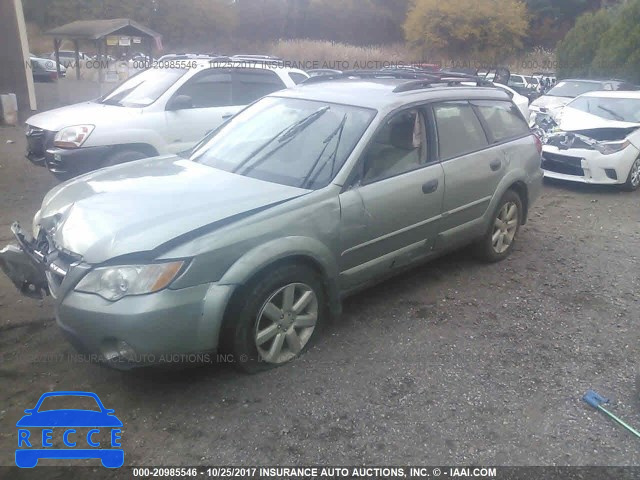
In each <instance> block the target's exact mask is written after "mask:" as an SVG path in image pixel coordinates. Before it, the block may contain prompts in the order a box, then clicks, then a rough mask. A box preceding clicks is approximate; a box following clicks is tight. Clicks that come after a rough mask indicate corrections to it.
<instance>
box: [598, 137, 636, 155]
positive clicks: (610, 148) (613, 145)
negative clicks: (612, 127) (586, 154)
mask: <svg viewBox="0 0 640 480" xmlns="http://www.w3.org/2000/svg"><path fill="white" fill-rule="evenodd" d="M629 145H631V142H629V140H621V141H616V142H601V143H597V144H596V145H595V149H596V150H598V151H599V152H600V153H601V154H603V155H611V154H613V153H617V152H620V151H622V150H624V149H625V148H627V147H628V146H629Z"/></svg>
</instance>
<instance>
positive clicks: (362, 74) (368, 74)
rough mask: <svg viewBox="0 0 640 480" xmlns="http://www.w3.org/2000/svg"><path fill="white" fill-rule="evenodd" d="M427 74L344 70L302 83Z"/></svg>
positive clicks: (413, 78)
mask: <svg viewBox="0 0 640 480" xmlns="http://www.w3.org/2000/svg"><path fill="white" fill-rule="evenodd" d="M427 75H428V74H426V73H424V72H414V71H405V70H400V69H399V70H392V69H389V70H346V71H344V72H338V73H331V74H328V75H318V76H315V77H310V78H308V79H306V80H305V81H304V82H303V83H320V82H329V81H332V80H340V79H345V78H398V79H405V80H415V79H418V78H424V77H425V76H427Z"/></svg>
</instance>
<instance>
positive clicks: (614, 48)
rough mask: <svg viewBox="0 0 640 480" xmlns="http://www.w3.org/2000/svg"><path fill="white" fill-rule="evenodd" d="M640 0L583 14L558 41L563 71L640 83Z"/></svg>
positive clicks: (577, 74) (575, 74)
mask: <svg viewBox="0 0 640 480" xmlns="http://www.w3.org/2000/svg"><path fill="white" fill-rule="evenodd" d="M639 46H640V0H630V1H629V2H628V3H627V4H626V5H621V6H619V7H616V8H613V9H608V10H604V9H603V10H600V11H599V12H597V13H595V14H585V15H583V16H582V17H580V18H579V19H578V20H577V22H576V25H575V27H574V28H573V29H572V30H571V31H569V33H568V34H567V36H566V37H565V38H564V40H562V41H561V42H560V43H559V44H558V49H557V60H558V66H559V71H558V73H559V75H560V76H562V77H568V76H576V77H577V76H581V77H584V76H587V77H588V76H600V77H609V78H612V77H613V78H622V79H625V80H628V81H632V82H636V83H640V49H639Z"/></svg>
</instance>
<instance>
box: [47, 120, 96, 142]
mask: <svg viewBox="0 0 640 480" xmlns="http://www.w3.org/2000/svg"><path fill="white" fill-rule="evenodd" d="M94 128H95V126H94V125H74V126H72V127H66V128H63V129H62V130H60V131H59V132H58V133H56V136H55V137H54V139H53V145H54V146H55V147H61V148H78V147H80V146H81V145H82V144H83V143H84V142H85V141H86V140H87V138H89V135H91V132H93V129H94Z"/></svg>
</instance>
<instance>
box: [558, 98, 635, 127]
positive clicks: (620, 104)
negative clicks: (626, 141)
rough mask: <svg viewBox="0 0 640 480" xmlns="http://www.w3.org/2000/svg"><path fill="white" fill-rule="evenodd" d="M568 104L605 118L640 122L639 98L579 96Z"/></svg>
mask: <svg viewBox="0 0 640 480" xmlns="http://www.w3.org/2000/svg"><path fill="white" fill-rule="evenodd" d="M568 106H569V107H571V108H574V109H576V110H580V111H581V112H586V113H590V114H591V115H596V116H598V117H601V118H606V119H607V120H616V121H619V122H631V123H640V99H639V98H605V97H580V98H576V99H575V100H574V101H573V102H571V103H570V104H569V105H568Z"/></svg>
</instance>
